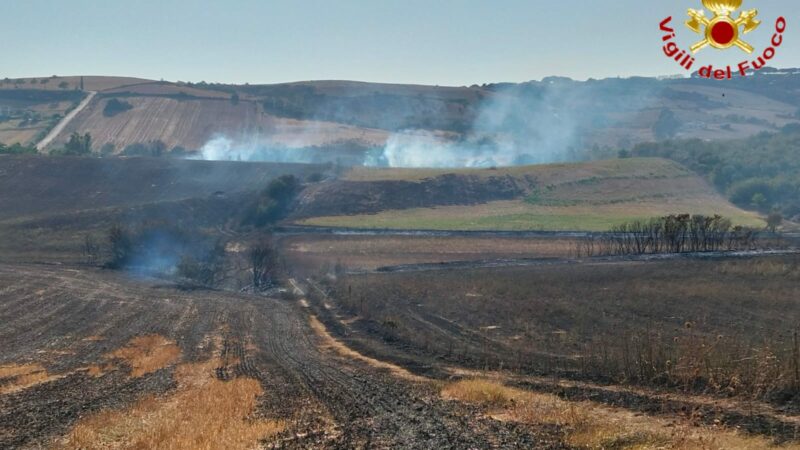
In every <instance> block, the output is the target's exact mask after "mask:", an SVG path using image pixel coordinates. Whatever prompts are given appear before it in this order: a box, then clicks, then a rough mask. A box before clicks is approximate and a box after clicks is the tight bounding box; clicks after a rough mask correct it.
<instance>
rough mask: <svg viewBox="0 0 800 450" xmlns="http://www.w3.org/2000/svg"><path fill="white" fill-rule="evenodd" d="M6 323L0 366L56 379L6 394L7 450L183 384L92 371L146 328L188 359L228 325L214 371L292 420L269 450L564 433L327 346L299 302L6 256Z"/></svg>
mask: <svg viewBox="0 0 800 450" xmlns="http://www.w3.org/2000/svg"><path fill="white" fill-rule="evenodd" d="M0 323H3V324H4V326H3V327H2V328H0V342H3V352H2V354H0V366H3V365H8V364H24V363H37V364H42V365H43V366H44V367H45V368H46V369H47V373H48V374H49V375H50V376H49V378H48V379H46V380H45V381H43V382H41V383H38V384H35V385H33V386H30V387H28V388H26V389H23V390H19V391H16V392H12V393H10V394H6V395H0V447H2V448H29V447H35V446H37V445H48V444H49V443H51V442H52V440H53V439H56V438H58V436H60V435H63V434H65V433H67V432H68V431H69V430H70V428H71V427H72V426H73V425H74V424H75V423H76V422H77V421H78V420H79V418H81V417H84V416H86V415H88V414H91V413H93V412H97V411H100V410H103V409H106V408H110V407H117V408H119V407H125V406H126V405H129V404H130V403H131V402H133V401H135V400H136V399H139V398H141V397H143V396H144V395H147V394H153V393H156V394H158V393H166V392H169V391H170V390H171V389H174V381H173V379H172V376H171V371H172V370H173V369H174V367H166V368H163V369H161V370H157V371H155V372H153V373H149V374H147V375H145V376H142V377H140V378H131V377H128V376H127V373H126V371H125V370H111V371H109V372H108V373H105V374H103V375H102V376H99V377H94V376H91V375H89V374H88V373H87V372H86V369H85V368H86V367H87V366H90V365H92V364H97V363H98V362H99V361H101V359H102V357H103V355H104V354H107V353H108V352H110V351H113V350H114V349H117V348H119V347H121V346H123V345H124V344H125V342H127V341H128V340H130V339H131V338H132V337H134V336H136V335H142V334H158V335H162V336H164V337H166V338H168V339H170V340H174V341H175V342H176V343H177V344H178V345H179V347H180V350H181V353H182V360H183V361H187V362H191V361H198V360H203V359H205V358H207V357H208V355H209V354H210V352H211V351H212V350H213V349H212V348H211V347H212V345H209V342H210V341H209V336H213V335H215V334H218V335H219V340H220V342H222V347H223V348H221V349H217V350H218V351H222V352H223V353H224V354H228V355H233V356H234V357H235V360H236V361H237V362H238V363H237V364H236V365H234V366H232V367H231V368H221V369H218V370H217V377H218V378H220V379H230V378H234V377H237V376H247V377H251V378H255V379H257V380H259V381H260V382H261V384H262V387H263V389H264V392H265V394H264V396H263V398H260V399H259V400H260V403H259V405H260V406H259V410H258V411H257V414H258V415H260V416H263V417H270V418H280V419H283V420H287V421H288V423H289V424H290V425H289V427H288V430H287V431H286V432H284V433H282V434H281V435H280V436H278V437H277V438H275V439H273V440H271V441H268V442H265V443H264V444H265V445H266V446H267V447H273V448H398V447H402V448H437V449H447V448H564V446H563V444H561V443H560V438H559V436H558V433H556V432H554V431H547V430H535V429H531V428H526V427H523V426H521V425H514V424H509V423H504V422H499V421H495V420H493V419H489V418H486V417H483V416H482V415H481V414H480V412H479V411H477V410H473V409H471V408H469V407H466V406H463V405H460V404H456V403H452V402H445V401H443V400H441V399H440V398H439V396H438V392H437V390H436V389H435V387H434V386H433V385H432V384H430V383H427V382H414V381H407V380H404V379H400V378H398V377H396V376H394V375H393V374H391V373H389V372H388V371H387V370H385V369H382V368H380V367H375V366H372V365H370V364H369V363H367V362H364V361H363V360H359V359H357V358H349V357H346V356H342V355H341V354H340V353H337V352H336V351H334V350H332V349H330V348H327V347H325V346H324V345H322V341H323V337H322V336H320V335H319V333H318V332H315V331H314V329H313V328H312V327H311V326H310V325H309V317H308V313H307V312H305V311H304V309H303V308H302V307H301V306H300V305H299V304H298V303H297V302H296V301H294V300H276V299H271V298H263V297H257V296H250V295H239V294H232V293H228V292H219V291H192V292H187V291H181V290H178V289H176V288H174V287H172V286H164V285H159V284H158V282H155V281H152V280H151V281H147V280H138V281H137V280H131V279H129V278H127V277H125V276H123V275H120V274H114V273H109V272H105V271H99V270H94V269H81V268H70V267H59V266H41V265H0ZM3 381H4V380H3V379H0V386H2V383H3Z"/></svg>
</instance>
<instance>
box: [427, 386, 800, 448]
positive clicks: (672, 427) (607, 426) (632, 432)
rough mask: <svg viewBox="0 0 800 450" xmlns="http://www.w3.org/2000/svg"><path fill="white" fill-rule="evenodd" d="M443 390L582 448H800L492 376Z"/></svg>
mask: <svg viewBox="0 0 800 450" xmlns="http://www.w3.org/2000/svg"><path fill="white" fill-rule="evenodd" d="M442 396H443V397H444V398H446V399H449V400H458V401H462V402H467V403H472V404H479V405H483V406H485V407H487V408H488V409H489V412H490V414H491V415H492V416H493V417H495V418H497V419H500V420H511V421H516V422H522V423H527V424H532V425H555V426H558V427H560V428H561V429H562V430H564V431H565V433H566V440H567V443H568V444H570V445H572V446H575V447H577V448H583V449H597V450H600V449H681V450H746V449H755V448H760V449H769V448H780V449H787V450H796V449H800V446H798V445H786V446H776V445H774V444H772V443H771V442H770V441H768V440H766V439H764V438H761V437H748V436H743V435H741V434H739V433H737V432H735V431H732V430H728V429H724V428H718V427H696V426H692V425H690V424H687V423H675V422H674V421H673V422H667V421H665V420H661V419H656V418H652V417H647V416H641V415H634V414H632V413H630V412H628V411H624V410H620V409H616V408H609V407H604V406H599V405H596V404H593V403H590V402H568V401H564V400H562V399H560V398H558V397H557V396H555V395H550V394H540V393H534V392H529V391H524V390H520V389H515V388H509V387H507V386H504V385H502V384H500V383H498V382H495V381H491V380H481V379H475V380H462V381H457V382H454V383H450V384H448V385H446V386H445V387H444V388H443V389H442Z"/></svg>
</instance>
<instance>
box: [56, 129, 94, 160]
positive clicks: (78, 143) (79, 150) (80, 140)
mask: <svg viewBox="0 0 800 450" xmlns="http://www.w3.org/2000/svg"><path fill="white" fill-rule="evenodd" d="M91 152H92V135H90V134H89V133H86V134H84V135H83V136H81V135H80V134H79V133H77V132H76V133H72V135H71V136H70V137H69V141H67V144H66V145H65V146H64V152H63V154H65V155H88V154H89V153H91Z"/></svg>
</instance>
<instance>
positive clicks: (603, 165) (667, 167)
mask: <svg viewBox="0 0 800 450" xmlns="http://www.w3.org/2000/svg"><path fill="white" fill-rule="evenodd" d="M450 173H456V174H462V175H474V176H479V177H497V176H513V177H525V176H527V177H535V178H536V179H537V181H539V182H540V183H541V184H543V185H548V184H552V183H568V182H574V181H578V180H584V179H588V178H594V177H608V176H614V175H619V174H620V173H625V174H626V175H627V176H630V177H651V176H658V177H675V176H683V175H686V174H687V173H688V172H687V171H686V169H685V168H683V167H681V165H680V164H677V163H675V162H672V161H668V160H666V159H661V158H629V159H613V160H605V161H592V162H581V163H567V164H538V165H530V166H516V167H502V168H497V169H399V168H391V169H375V168H367V167H355V168H353V169H352V170H350V171H349V172H348V173H347V174H346V175H345V177H346V179H347V180H351V181H384V180H405V181H421V180H424V179H426V178H433V177H436V176H440V175H444V174H450Z"/></svg>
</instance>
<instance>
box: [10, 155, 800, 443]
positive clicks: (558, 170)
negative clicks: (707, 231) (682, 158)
mask: <svg viewBox="0 0 800 450" xmlns="http://www.w3.org/2000/svg"><path fill="white" fill-rule="evenodd" d="M621 172H625V173H627V174H628V176H627V177H621V176H620V175H619V174H620V173H621ZM0 174H2V176H0V188H1V189H2V191H3V192H4V195H3V196H1V197H0V211H2V212H0V235H2V237H3V239H2V241H0V321H1V322H2V323H3V324H4V326H3V327H2V329H0V342H3V344H4V346H3V350H4V351H3V352H2V353H0V446H2V447H3V448H42V447H45V448H67V449H77V448H130V447H131V446H140V447H145V448H187V447H191V446H197V445H201V446H206V447H209V448H219V447H225V448H253V447H263V448H397V447H411V448H453V449H456V448H463V447H464V446H465V445H466V446H468V447H473V448H509V449H511V448H544V449H567V448H580V449H592V448H603V447H604V446H605V447H608V446H610V445H611V444H609V442H611V443H615V442H625V443H631V444H630V445H639V446H640V447H643V448H655V447H657V446H667V448H698V449H699V448H719V449H723V448H724V449H730V448H771V447H774V448H796V437H795V436H796V431H797V426H798V423H797V419H796V414H797V410H798V408H800V407H798V405H797V399H796V395H795V388H794V387H793V383H794V382H795V381H794V380H795V379H794V375H793V361H795V359H793V356H792V355H793V349H794V348H795V347H793V345H794V341H793V335H792V329H791V328H790V327H788V326H787V325H786V324H790V323H794V322H796V321H797V320H798V319H799V318H800V317H798V310H797V308H796V305H795V302H794V299H795V298H797V295H798V294H799V293H798V292H797V280H798V268H797V267H798V262H797V257H796V255H793V254H783V255H774V256H765V255H761V256H759V255H755V256H752V257H750V258H737V257H733V256H731V257H726V256H724V255H723V256H720V257H718V258H716V259H701V258H698V257H696V256H692V255H687V256H686V257H685V258H676V259H669V260H667V259H664V260H658V259H654V260H652V261H648V260H633V259H631V260H625V259H624V258H621V259H618V260H615V259H613V258H611V259H593V258H588V259H580V258H578V257H577V255H576V254H575V250H576V237H575V236H573V235H569V234H564V235H558V234H547V233H542V234H541V235H538V234H514V233H511V234H505V235H504V234H500V233H497V232H486V233H482V234H481V233H476V234H471V233H452V234H436V233H419V234H402V233H374V234H346V233H345V234H338V233H337V232H336V231H335V230H328V231H325V230H319V229H307V228H296V227H293V226H292V225H291V223H292V222H293V221H296V220H297V217H301V216H300V215H302V214H306V213H308V212H309V211H313V210H314V208H322V207H324V204H322V203H320V202H325V201H326V200H325V199H326V198H327V199H328V200H327V202H328V203H331V202H332V201H333V200H336V201H338V200H337V199H338V198H339V197H337V196H335V195H334V196H330V195H332V194H331V192H333V194H336V195H340V196H341V193H342V192H351V191H350V190H349V189H351V188H353V185H351V184H350V183H373V184H374V185H373V186H372V187H371V188H370V189H375V190H374V191H369V192H379V193H380V192H386V189H387V186H400V189H401V191H402V189H410V191H411V192H417V191H415V189H419V188H420V186H422V187H423V191H424V192H427V193H426V194H423V195H419V196H417V198H416V199H415V200H414V201H420V202H428V203H437V202H438V203H440V204H443V205H444V206H436V208H429V209H431V210H434V211H435V210H443V209H447V208H481V207H486V205H492V204H493V202H491V201H490V202H486V203H481V202H480V200H482V199H486V198H490V197H493V196H505V195H509V194H513V195H514V196H517V197H518V198H516V199H512V200H501V202H518V203H520V204H524V205H525V207H542V208H553V207H555V208H577V207H586V208H598V207H601V206H602V205H603V202H606V201H607V200H605V199H610V200H608V204H607V206H608V207H609V208H611V207H614V206H617V205H623V206H626V205H627V204H628V203H630V201H629V200H626V199H627V198H628V196H629V195H630V194H629V192H631V191H637V192H638V191H641V195H656V194H657V193H658V192H662V191H663V192H664V194H663V195H664V197H663V198H659V197H654V198H656V199H660V201H661V202H662V203H663V202H667V201H673V199H674V201H683V200H681V198H682V197H687V198H690V197H691V195H693V194H694V193H699V194H698V195H701V194H702V195H706V196H707V197H705V199H706V200H697V203H696V204H697V206H698V208H700V207H704V206H705V207H706V208H704V209H702V211H703V212H707V211H709V210H712V211H713V208H714V207H715V205H724V204H726V203H725V202H724V200H721V199H720V198H719V197H714V196H713V193H711V192H710V191H708V189H707V185H706V184H705V183H704V182H703V181H702V180H700V179H698V178H696V177H694V176H693V175H691V174H690V173H688V172H687V171H686V170H685V169H683V168H682V167H681V166H679V165H677V164H674V163H671V162H668V161H666V160H661V159H629V160H619V161H610V162H595V163H586V164H578V165H556V166H545V167H536V166H531V167H521V168H514V169H509V170H504V169H498V170H485V171H454V173H452V174H448V173H446V172H442V171H439V172H429V171H417V172H416V173H413V174H412V172H403V173H401V172H398V171H394V170H392V171H380V172H379V171H376V172H372V171H366V170H364V169H358V170H357V171H354V172H349V173H347V172H345V173H344V174H342V175H341V176H340V174H341V172H338V171H336V170H334V169H332V168H331V167H330V166H314V165H297V164H265V163H239V162H207V161H191V160H177V159H157V158H127V159H126V158H70V157H44V156H30V155H29V156H11V155H4V156H2V157H0ZM282 175H293V176H295V177H297V179H298V180H300V181H298V183H299V184H298V185H299V186H300V189H301V191H300V192H299V193H298V194H297V198H296V201H295V202H293V203H292V204H291V206H292V208H293V210H292V211H290V212H289V213H288V214H289V216H288V217H287V219H286V221H285V222H283V223H281V225H283V227H282V228H278V229H276V230H273V232H272V233H270V232H269V231H268V230H266V229H261V228H258V227H253V226H245V225H243V223H242V217H243V215H242V211H243V210H245V209H247V208H249V207H251V205H252V204H253V203H254V202H255V201H256V200H257V199H258V198H259V196H261V195H263V192H265V191H266V190H265V189H264V188H265V187H266V186H268V185H270V184H271V182H272V181H273V180H275V179H276V178H278V177H280V176H282ZM318 175H319V176H318ZM359 180H360V181H359ZM430 180H438V181H430ZM498 180H501V181H499V182H498ZM503 180H504V181H503ZM337 183H343V184H337ZM392 183H401V184H400V185H396V184H392ZM407 183H410V185H409V184H407ZM487 183H494V186H493V187H490V188H487V187H486V184H487ZM355 186H356V187H357V186H358V185H355ZM548 186H552V187H551V188H548ZM451 187H455V188H456V189H457V190H456V192H462V193H463V194H464V196H463V197H461V196H452V195H450V196H448V195H445V194H443V193H444V192H445V190H446V189H450V188H451ZM445 188H446V189H445ZM328 189H333V191H329V190H328ZM437 189H438V190H437ZM601 190H606V191H607V195H605V196H604V195H601ZM423 191H421V192H423ZM352 192H357V191H352ZM326 195H328V197H326ZM348 195H350V194H348ZM350 198H351V199H352V200H353V201H352V204H351V207H352V208H354V209H356V210H358V209H359V208H360V209H361V210H364V209H367V210H369V209H370V208H373V209H374V208H378V209H380V208H384V207H385V205H396V204H400V205H403V204H405V203H403V202H406V201H407V200H404V199H403V196H398V195H395V194H392V193H387V194H385V197H383V200H382V202H377V203H369V202H367V203H362V201H361V199H362V198H363V197H359V196H358V195H355V194H354V195H353V196H352V197H350ZM582 199H583V200H582ZM618 200H619V202H618ZM582 201H583V202H585V203H581V202H582ZM314 202H317V203H314ZM637 202H639V203H641V201H640V200H637ZM315 205H316V206H315ZM681 205H682V207H685V206H686V204H681ZM730 208H733V207H730ZM654 211H656V210H654ZM729 211H730V212H732V213H733V212H737V211H740V210H735V209H731V210H729ZM647 213H648V214H649V212H647ZM292 214H297V215H298V216H293V215H292ZM379 214H380V213H379ZM614 214H617V215H620V216H622V215H621V214H620V213H619V211H617V212H615V213H614ZM740 214H743V215H747V213H744V212H740ZM748 217H754V216H748ZM119 224H122V225H123V226H125V227H128V228H129V229H142V230H146V229H147V228H146V227H148V226H151V227H161V228H160V229H164V230H166V229H169V230H181V232H182V233H184V234H185V235H186V236H190V237H191V239H188V240H187V241H186V242H189V243H192V242H196V241H198V240H201V241H203V242H205V241H211V242H220V243H222V247H221V248H223V249H224V250H223V252H222V254H223V258H224V261H226V263H227V267H228V269H229V272H230V273H229V274H227V276H226V278H225V279H224V280H223V281H221V282H220V283H219V284H217V285H215V286H207V285H203V284H201V283H199V282H195V281H191V280H188V279H186V278H183V277H180V276H177V275H175V274H174V273H172V272H169V271H164V272H159V273H149V272H141V271H137V270H134V269H132V268H128V267H124V266H123V267H121V268H118V269H115V270H112V269H110V268H108V267H111V266H109V265H107V261H108V259H107V258H108V257H109V255H111V254H112V250H111V249H110V248H109V246H111V245H112V244H111V242H112V239H111V237H112V233H111V231H110V230H113V229H114V227H116V226H118V225H119ZM155 229H156V230H158V229H159V228H155ZM282 229H284V231H281V230H282ZM87 236H89V237H91V240H87ZM130 236H132V237H135V236H137V235H135V234H131V235H130ZM155 236H158V235H157V234H156V235H155ZM270 239H271V241H270ZM259 242H271V243H272V244H273V245H274V249H275V253H276V258H277V260H278V262H277V263H276V267H277V269H276V272H275V274H276V275H275V279H274V283H275V284H274V285H271V286H269V288H268V289H266V290H264V291H258V290H256V288H255V285H254V284H249V283H250V282H249V281H248V280H250V279H252V274H251V273H250V272H249V270H250V269H249V268H248V266H247V259H248V258H249V255H251V253H250V252H249V249H250V248H251V247H253V246H255V245H258V243H259ZM87 243H92V245H96V246H98V247H99V248H100V250H98V251H97V254H96V255H92V254H90V253H88V252H87ZM153 245H156V246H157V245H158V244H157V243H156V244H153ZM186 245H192V244H186ZM168 248H170V249H171V248H172V247H168ZM176 251H177V250H176ZM520 258H533V259H534V260H535V261H534V262H533V263H532V264H530V265H527V266H525V267H495V268H476V267H470V266H469V264H468V263H469V262H474V261H477V260H486V259H489V260H493V259H498V260H504V259H510V260H514V259H520ZM537 258H539V259H541V261H539V260H538V259H537ZM442 262H465V263H466V264H465V265H462V266H452V267H451V266H448V265H446V264H439V263H442ZM181 263H183V261H181ZM417 263H428V264H430V265H429V266H421V267H420V269H419V270H415V271H413V272H399V273H393V272H391V271H380V269H381V268H385V267H386V266H397V265H404V264H417ZM431 267H434V268H436V270H429V269H430V268H431ZM243 280H245V281H243ZM625 343H628V344H630V345H627V346H626V345H624V344H625ZM698 349H702V350H698ZM737 361H738V362H737ZM673 362H674V364H673ZM748 408H749V409H748ZM577 411H580V413H578V412H577ZM633 418H635V419H633ZM709 443H711V444H709ZM614 445H617V444H614ZM620 445H622V444H620ZM626 445H627V444H626ZM623 448H625V447H623Z"/></svg>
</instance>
